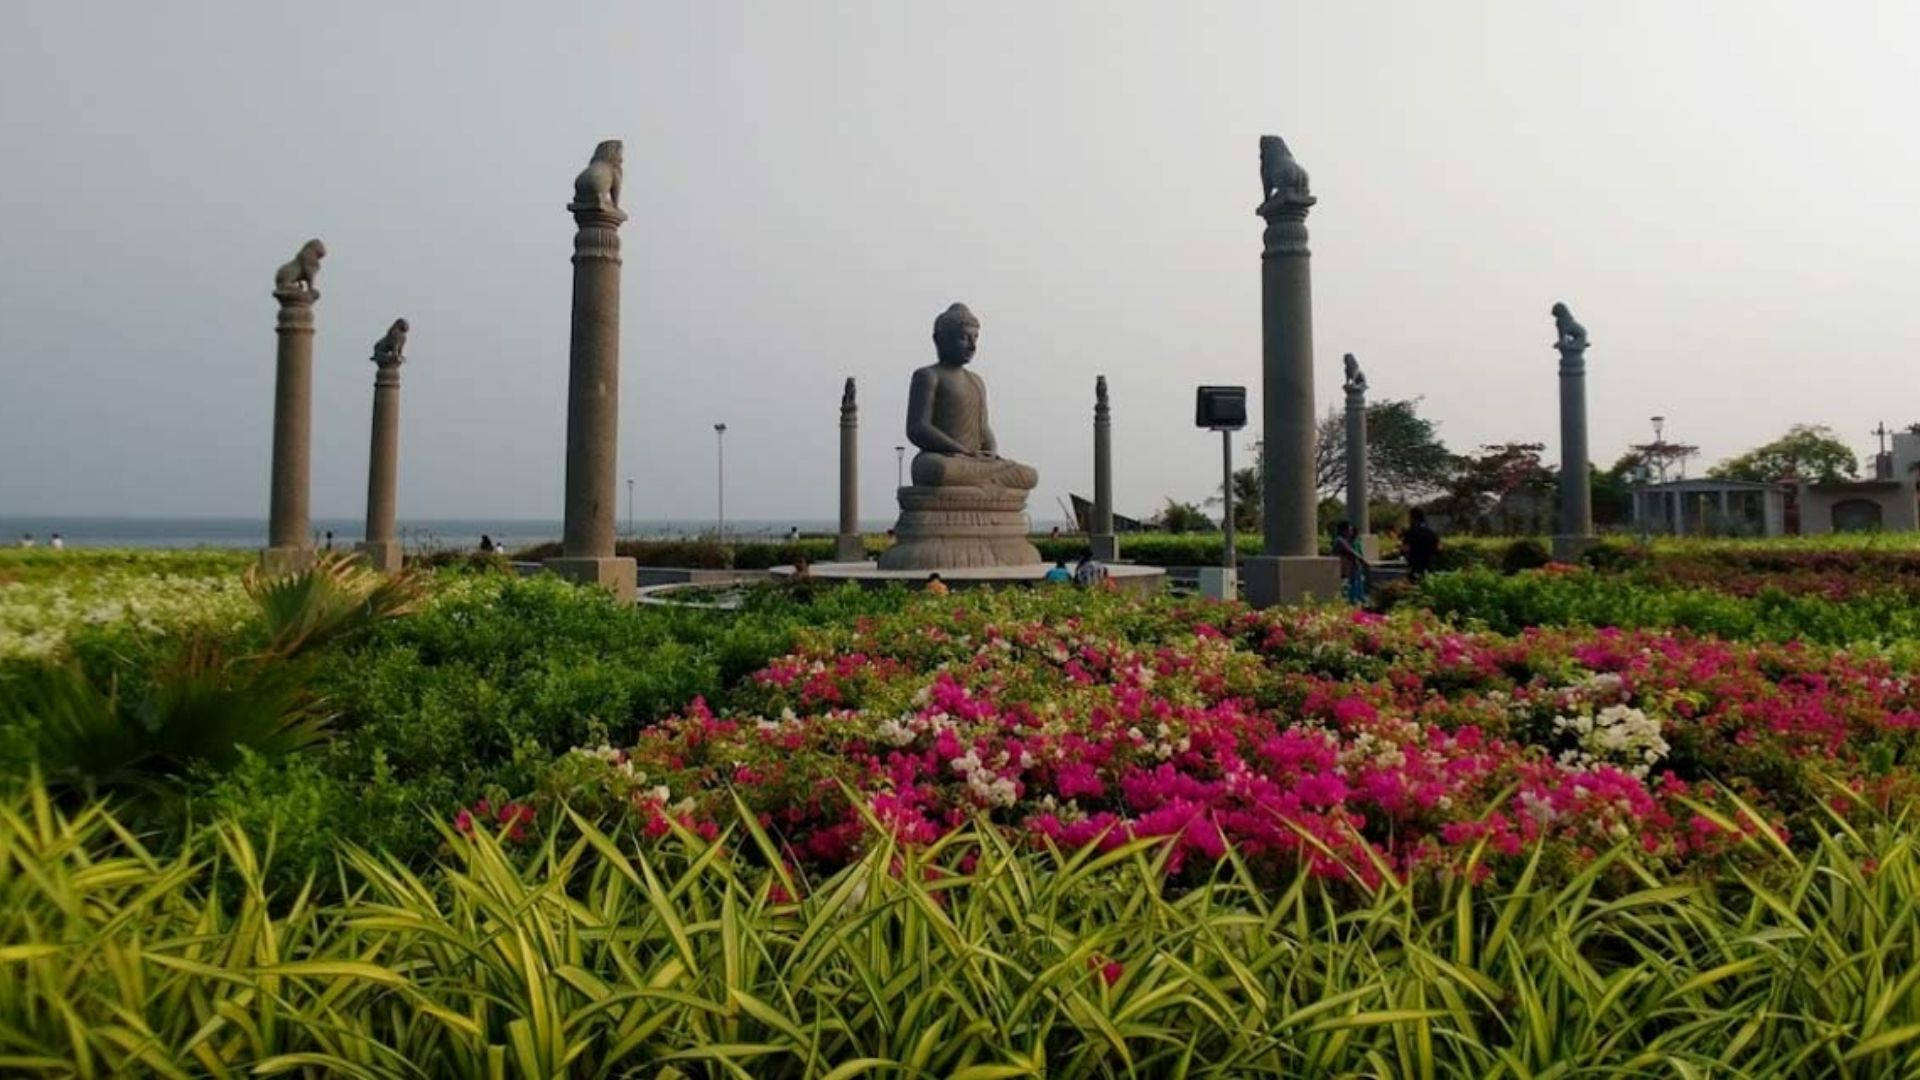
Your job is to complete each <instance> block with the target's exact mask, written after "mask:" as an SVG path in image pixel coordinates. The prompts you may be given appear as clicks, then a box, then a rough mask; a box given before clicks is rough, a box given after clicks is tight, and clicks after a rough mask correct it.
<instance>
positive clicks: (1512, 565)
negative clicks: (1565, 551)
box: [1500, 538, 1553, 574]
mask: <svg viewBox="0 0 1920 1080" xmlns="http://www.w3.org/2000/svg"><path fill="white" fill-rule="evenodd" d="M1552 561H1553V555H1552V554H1551V553H1549V552H1548V551H1547V547H1546V545H1545V544H1542V543H1541V542H1540V541H1538V540H1533V539H1528V538H1522V539H1519V540H1515V541H1514V542H1512V543H1510V544H1508V545H1507V547H1506V550H1505V551H1502V552H1501V553H1500V570H1501V572H1502V573H1507V574H1517V573H1519V572H1520V571H1522V570H1537V569H1539V568H1540V567H1542V566H1545V565H1547V564H1548V563H1550V562H1552Z"/></svg>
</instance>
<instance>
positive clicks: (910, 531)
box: [880, 304, 1040, 570]
mask: <svg viewBox="0 0 1920 1080" xmlns="http://www.w3.org/2000/svg"><path fill="white" fill-rule="evenodd" d="M979 343H980V320H978V319H976V318H974V316H973V312H971V311H968V310H967V306H966V305H965V304H954V305H953V306H951V307H949V308H947V310H946V311H944V312H941V314H940V317H939V318H937V319H935V320H934V321H933V347H934V352H935V353H936V354H937V355H938V357H939V362H938V363H933V364H929V365H927V366H926V367H923V368H920V369H919V370H918V371H915V372H914V373H913V382H912V386H911V388H910V389H909V391H908V393H907V439H908V440H909V441H910V442H912V443H913V445H914V446H916V447H918V448H919V451H920V452H919V453H917V454H915V455H914V458H913V484H912V486H911V487H904V488H901V489H900V520H899V523H898V524H897V525H896V526H895V528H894V532H895V535H896V537H897V538H898V542H897V543H895V544H894V546H893V547H891V548H888V549H887V550H886V551H885V552H884V553H883V554H882V555H881V556H880V568H881V569H883V570H928V569H941V568H955V569H957V568H964V567H988V566H1028V565H1032V564H1035V563H1038V562H1039V561H1040V553H1039V552H1038V551H1036V550H1035V549H1034V547H1033V545H1032V544H1030V543H1028V542H1027V538H1026V534H1027V517H1026V507H1027V492H1029V491H1031V490H1033V488H1034V485H1036V484H1038V483H1039V482H1040V474H1039V473H1038V472H1037V471H1035V470H1034V468H1033V467H1032V466H1030V465H1022V464H1020V463H1019V462H1017V461H1012V460H1009V459H1007V458H1003V457H1001V456H1000V450H999V443H998V442H997V441H996V440H995V439H994V437H993V428H992V427H991V426H990V425H989V424H988V423H987V384H986V381H985V380H983V379H981V378H980V376H978V375H976V374H974V373H973V372H972V371H970V370H968V369H967V364H968V363H969V362H970V361H972V359H973V354H974V351H975V350H976V349H977V348H978V347H979Z"/></svg>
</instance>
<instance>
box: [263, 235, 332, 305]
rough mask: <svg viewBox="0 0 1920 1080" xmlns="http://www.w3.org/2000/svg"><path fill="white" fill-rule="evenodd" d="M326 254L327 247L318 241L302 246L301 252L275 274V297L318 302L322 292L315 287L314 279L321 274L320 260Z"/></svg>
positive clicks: (308, 242) (282, 265)
mask: <svg viewBox="0 0 1920 1080" xmlns="http://www.w3.org/2000/svg"><path fill="white" fill-rule="evenodd" d="M326 254H327V245H325V244H323V243H321V242H320V241H318V240H309V241H307V242H306V243H304V244H301V245H300V250H299V252H298V253H297V254H295V255H294V257H293V258H292V259H290V260H288V261H287V262H285V263H283V264H281V267H280V269H278V270H275V271H274V272H273V295H275V296H288V297H296V296H297V297H305V298H307V299H309V300H318V299H319V298H320V290H319V289H316V288H314V287H313V279H314V276H315V275H317V274H319V273H320V260H321V259H322V258H325V257H326Z"/></svg>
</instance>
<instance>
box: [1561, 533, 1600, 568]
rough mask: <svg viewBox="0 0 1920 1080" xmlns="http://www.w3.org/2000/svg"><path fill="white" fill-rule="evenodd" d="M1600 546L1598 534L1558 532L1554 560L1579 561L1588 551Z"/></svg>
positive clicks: (1564, 561)
mask: <svg viewBox="0 0 1920 1080" xmlns="http://www.w3.org/2000/svg"><path fill="white" fill-rule="evenodd" d="M1599 546H1600V538H1599V537H1598V536H1591V535H1589V536H1577V535H1574V534H1572V533H1557V534H1555V536H1554V538H1553V561H1554V562H1563V563H1577V562H1579V561H1580V560H1581V559H1582V558H1583V557H1585V555H1586V554H1587V552H1588V551H1589V550H1590V549H1592V548H1596V547H1599Z"/></svg>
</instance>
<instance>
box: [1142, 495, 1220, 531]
mask: <svg viewBox="0 0 1920 1080" xmlns="http://www.w3.org/2000/svg"><path fill="white" fill-rule="evenodd" d="M1154 524H1155V525H1158V526H1159V527H1160V528H1161V529H1162V530H1164V531H1166V532H1170V533H1186V532H1211V531H1212V530H1213V521H1212V520H1211V519H1209V518H1208V517H1207V515H1206V514H1205V513H1203V512H1202V511H1201V509H1200V508H1199V507H1197V506H1195V505H1193V504H1192V503H1183V502H1175V501H1173V498H1172V497H1171V496H1169V497H1168V499H1167V505H1166V506H1165V507H1164V508H1163V509H1162V510H1161V511H1160V513H1159V514H1158V515H1156V517H1155V520H1154Z"/></svg>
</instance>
